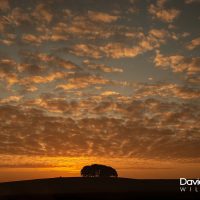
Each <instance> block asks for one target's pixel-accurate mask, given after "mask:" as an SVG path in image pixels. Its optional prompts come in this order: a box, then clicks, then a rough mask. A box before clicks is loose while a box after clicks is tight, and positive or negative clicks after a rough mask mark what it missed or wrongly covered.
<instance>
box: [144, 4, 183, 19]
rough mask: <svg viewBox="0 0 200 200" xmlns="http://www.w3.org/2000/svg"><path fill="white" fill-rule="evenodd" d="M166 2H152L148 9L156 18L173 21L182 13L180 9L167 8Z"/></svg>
mask: <svg viewBox="0 0 200 200" xmlns="http://www.w3.org/2000/svg"><path fill="white" fill-rule="evenodd" d="M166 2H167V1H166V0H157V3H156V5H154V4H150V6H149V8H148V11H149V13H150V14H151V15H152V16H153V17H154V18H156V19H158V20H161V21H163V22H167V23H171V22H173V21H174V20H175V19H176V18H177V17H178V16H179V15H180V10H177V9H175V8H170V9H166V8H165V3H166Z"/></svg>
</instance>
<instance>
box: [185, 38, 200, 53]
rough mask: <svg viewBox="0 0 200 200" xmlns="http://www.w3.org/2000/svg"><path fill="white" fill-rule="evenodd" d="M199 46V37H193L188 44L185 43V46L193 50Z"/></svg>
mask: <svg viewBox="0 0 200 200" xmlns="http://www.w3.org/2000/svg"><path fill="white" fill-rule="evenodd" d="M199 46H200V37H198V38H195V39H193V40H192V41H191V42H190V43H189V44H187V45H186V48H187V49H189V50H193V49H195V48H197V47H199Z"/></svg>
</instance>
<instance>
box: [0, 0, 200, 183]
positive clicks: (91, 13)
mask: <svg viewBox="0 0 200 200" xmlns="http://www.w3.org/2000/svg"><path fill="white" fill-rule="evenodd" d="M199 27H200V1H199V0H177V1H173V0H155V1H154V0H145V1H140V0H123V1H122V0H115V1H113V0H43V1H42V0H38V1H37V0H30V1H27V0H0V160H1V162H0V171H1V172H3V173H2V174H3V175H1V177H0V181H5V180H16V179H28V178H38V177H53V176H78V175H79V170H80V168H81V167H82V166H83V165H85V164H91V163H102V164H109V165H112V166H113V167H115V168H116V169H117V170H118V171H119V174H120V175H121V176H127V177H136V178H179V177H194V178H197V177H198V176H200V172H199V170H198V169H199V167H200V152H199V146H200V123H199V121H200V55H199V52H200V34H199V33H200V30H199Z"/></svg>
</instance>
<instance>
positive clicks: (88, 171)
mask: <svg viewBox="0 0 200 200" xmlns="http://www.w3.org/2000/svg"><path fill="white" fill-rule="evenodd" d="M81 176H83V177H118V174H117V171H116V170H115V169H113V168H112V167H110V166H106V165H99V164H93V165H90V166H84V167H83V168H82V169H81Z"/></svg>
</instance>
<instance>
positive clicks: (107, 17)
mask: <svg viewBox="0 0 200 200" xmlns="http://www.w3.org/2000/svg"><path fill="white" fill-rule="evenodd" d="M88 17H89V19H90V20H92V21H95V22H103V23H111V22H114V21H116V20H117V19H118V18H119V17H118V16H116V15H111V14H108V13H103V12H95V11H88Z"/></svg>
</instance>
